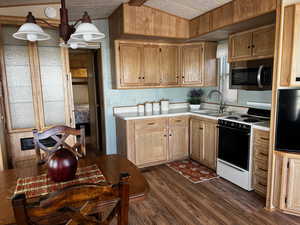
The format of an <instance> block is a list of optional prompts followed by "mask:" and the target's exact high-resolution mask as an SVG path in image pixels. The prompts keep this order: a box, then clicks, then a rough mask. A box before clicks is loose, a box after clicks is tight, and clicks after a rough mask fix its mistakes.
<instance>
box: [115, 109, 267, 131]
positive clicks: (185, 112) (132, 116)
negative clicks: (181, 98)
mask: <svg viewBox="0 0 300 225" xmlns="http://www.w3.org/2000/svg"><path fill="white" fill-rule="evenodd" d="M189 115H193V116H199V117H202V118H207V119H213V120H218V119H221V118H223V117H226V116H227V115H226V116H212V115H206V114H203V113H201V114H199V113H196V112H193V111H192V110H190V109H188V108H179V109H170V110H169V111H165V112H163V111H159V112H151V113H147V112H145V113H138V112H126V113H118V114H115V116H116V117H118V118H120V119H123V120H138V119H151V118H159V117H173V116H189ZM253 128H256V129H261V130H266V131H268V130H270V122H269V121H266V122H261V123H257V124H253Z"/></svg>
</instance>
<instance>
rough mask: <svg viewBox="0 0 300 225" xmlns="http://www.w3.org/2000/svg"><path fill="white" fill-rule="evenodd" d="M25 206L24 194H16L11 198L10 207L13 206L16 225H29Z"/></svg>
mask: <svg viewBox="0 0 300 225" xmlns="http://www.w3.org/2000/svg"><path fill="white" fill-rule="evenodd" d="M25 205H26V197H25V194H18V195H15V196H14V197H13V199H12V206H13V210H14V215H15V219H16V222H17V225H29V222H28V217H27V214H26V209H25Z"/></svg>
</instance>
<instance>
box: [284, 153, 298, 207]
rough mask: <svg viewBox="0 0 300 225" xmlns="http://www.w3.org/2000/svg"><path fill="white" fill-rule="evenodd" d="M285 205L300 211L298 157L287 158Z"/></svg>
mask: <svg viewBox="0 0 300 225" xmlns="http://www.w3.org/2000/svg"><path fill="white" fill-rule="evenodd" d="M289 164H290V166H289V170H288V179H287V180H288V183H287V198H286V207H287V209H288V210H293V211H298V212H300V195H299V189H300V159H289Z"/></svg>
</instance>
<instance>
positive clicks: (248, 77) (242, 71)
mask: <svg viewBox="0 0 300 225" xmlns="http://www.w3.org/2000/svg"><path fill="white" fill-rule="evenodd" d="M272 76H273V59H268V60H257V61H248V62H233V63H231V64H230V81H229V82H230V85H229V86H230V89H244V90H271V89H272Z"/></svg>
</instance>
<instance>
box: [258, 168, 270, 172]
mask: <svg viewBox="0 0 300 225" xmlns="http://www.w3.org/2000/svg"><path fill="white" fill-rule="evenodd" d="M259 169H260V170H262V171H264V172H268V170H265V169H262V168H259Z"/></svg>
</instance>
